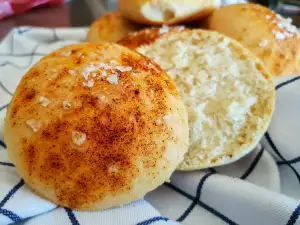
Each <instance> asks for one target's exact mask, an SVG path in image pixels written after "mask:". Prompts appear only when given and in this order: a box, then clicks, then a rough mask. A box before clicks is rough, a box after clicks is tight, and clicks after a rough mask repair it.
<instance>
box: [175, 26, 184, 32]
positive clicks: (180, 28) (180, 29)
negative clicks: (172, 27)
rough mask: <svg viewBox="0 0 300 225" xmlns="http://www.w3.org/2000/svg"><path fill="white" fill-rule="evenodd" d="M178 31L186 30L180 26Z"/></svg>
mask: <svg viewBox="0 0 300 225" xmlns="http://www.w3.org/2000/svg"><path fill="white" fill-rule="evenodd" d="M177 29H178V30H179V31H182V30H184V29H185V26H178V27H177Z"/></svg>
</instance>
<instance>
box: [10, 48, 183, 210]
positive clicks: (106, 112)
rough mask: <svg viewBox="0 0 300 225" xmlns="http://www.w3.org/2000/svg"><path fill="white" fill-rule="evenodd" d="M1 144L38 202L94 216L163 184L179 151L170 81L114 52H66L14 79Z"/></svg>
mask: <svg viewBox="0 0 300 225" xmlns="http://www.w3.org/2000/svg"><path fill="white" fill-rule="evenodd" d="M5 142H6V144H7V148H8V154H9V157H10V159H11V161H12V162H13V163H14V164H15V165H16V168H17V171H18V174H19V175H20V176H21V177H22V178H24V180H25V182H26V183H27V184H28V185H29V186H30V187H31V188H32V189H33V190H34V191H35V192H36V193H37V194H38V195H40V196H42V197H44V198H46V199H48V200H50V201H52V202H53V203H55V204H58V205H61V206H65V207H69V208H72V209H78V210H97V209H104V208H109V207H112V206H120V205H122V204H125V203H128V202H130V201H132V200H136V199H139V198H141V197H142V196H144V195H145V194H146V193H147V192H149V191H151V190H153V189H154V188H156V187H157V186H158V185H160V184H162V183H163V182H164V181H166V180H168V179H169V177H170V175H171V173H172V172H173V171H174V170H175V168H176V167H177V165H178V164H179V163H180V162H181V161H182V160H183V156H184V154H185V153H186V151H187V148H188V123H187V114H186V111H185V107H184V103H183V102H182V100H181V97H180V95H179V93H178V92H177V89H176V87H175V85H174V83H173V81H172V80H171V79H170V78H169V77H168V76H167V74H166V73H165V72H164V71H163V70H162V69H161V68H160V67H159V66H158V65H157V64H155V63H153V62H152V61H151V60H150V59H148V58H146V57H144V56H142V55H140V54H138V53H136V52H134V51H131V50H129V49H127V48H124V47H122V46H119V45H116V44H107V43H103V44H98V45H97V44H92V43H82V44H74V45H70V46H67V47H64V48H62V49H59V50H57V51H55V52H53V53H51V54H49V55H48V56H46V57H45V58H43V59H41V60H40V61H39V62H38V63H37V64H36V65H34V66H33V67H32V68H31V69H30V70H29V71H28V73H27V74H26V75H25V76H24V77H23V79H22V80H21V82H20V84H19V86H18V88H17V90H16V92H15V95H14V97H13V99H12V101H11V103H10V106H9V109H8V111H7V115H6V119H5Z"/></svg>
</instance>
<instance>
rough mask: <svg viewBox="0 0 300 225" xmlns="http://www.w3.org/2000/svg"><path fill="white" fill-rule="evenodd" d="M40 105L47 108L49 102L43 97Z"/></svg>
mask: <svg viewBox="0 0 300 225" xmlns="http://www.w3.org/2000/svg"><path fill="white" fill-rule="evenodd" d="M39 103H40V104H41V106H43V107H47V106H48V105H49V100H48V98H45V97H44V96H41V97H40V99H39Z"/></svg>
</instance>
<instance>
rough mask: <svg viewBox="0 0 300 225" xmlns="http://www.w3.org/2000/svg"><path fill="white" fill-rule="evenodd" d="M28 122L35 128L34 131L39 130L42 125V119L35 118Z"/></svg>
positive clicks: (27, 122)
mask: <svg viewBox="0 0 300 225" xmlns="http://www.w3.org/2000/svg"><path fill="white" fill-rule="evenodd" d="M26 124H27V125H28V126H29V127H30V128H31V129H32V130H33V132H37V131H38V130H39V129H40V127H41V123H40V121H38V120H34V119H31V120H27V121H26Z"/></svg>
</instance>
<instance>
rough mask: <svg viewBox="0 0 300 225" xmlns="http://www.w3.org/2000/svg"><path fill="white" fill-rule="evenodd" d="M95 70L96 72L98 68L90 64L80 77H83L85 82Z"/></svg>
mask: <svg viewBox="0 0 300 225" xmlns="http://www.w3.org/2000/svg"><path fill="white" fill-rule="evenodd" d="M97 70H98V68H97V67H96V66H95V65H94V64H91V65H89V66H88V67H86V68H85V69H84V70H83V72H82V75H83V76H84V78H85V79H86V80H88V79H89V76H90V74H91V72H94V71H97Z"/></svg>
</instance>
